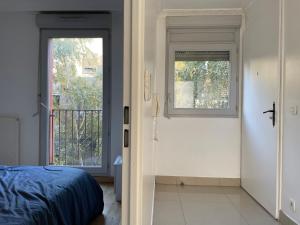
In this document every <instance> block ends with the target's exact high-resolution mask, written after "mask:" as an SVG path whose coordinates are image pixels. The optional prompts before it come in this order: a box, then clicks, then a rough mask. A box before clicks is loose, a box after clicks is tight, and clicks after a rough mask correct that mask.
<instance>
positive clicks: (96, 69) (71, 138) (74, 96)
mask: <svg viewBox="0 0 300 225" xmlns="http://www.w3.org/2000/svg"><path fill="white" fill-rule="evenodd" d="M48 66H49V67H48V79H49V100H50V109H51V122H50V148H49V149H50V163H51V164H54V165H70V166H80V167H87V166H89V167H102V161H103V158H102V157H103V149H102V145H103V142H102V119H103V38H100V37H99V38H75V37H74V38H52V39H50V40H49V54H48Z"/></svg>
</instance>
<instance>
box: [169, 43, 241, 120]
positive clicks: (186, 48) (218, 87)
mask: <svg viewBox="0 0 300 225" xmlns="http://www.w3.org/2000/svg"><path fill="white" fill-rule="evenodd" d="M167 74H168V93H167V95H168V96H167V111H166V112H167V116H170V117H172V116H207V117H236V116H237V115H238V98H237V90H238V85H237V79H238V77H237V76H238V73H237V47H236V44H234V43H230V44H219V43H210V44H204V43H201V44H197V43H192V44H190V43H184V42H181V43H170V44H169V66H168V73H167Z"/></svg>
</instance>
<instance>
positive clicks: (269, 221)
mask: <svg viewBox="0 0 300 225" xmlns="http://www.w3.org/2000/svg"><path fill="white" fill-rule="evenodd" d="M153 225H280V224H279V223H278V222H277V221H276V220H274V219H273V218H272V217H271V216H270V215H269V214H268V213H267V212H266V211H265V210H264V209H263V208H262V207H261V206H260V205H258V204H257V203H256V202H255V201H254V200H253V199H252V198H251V197H250V196H249V195H248V194H247V193H246V192H245V191H243V190H242V189H240V188H230V187H228V188H227V187H199V186H176V185H157V186H156V193H155V206H154V222H153Z"/></svg>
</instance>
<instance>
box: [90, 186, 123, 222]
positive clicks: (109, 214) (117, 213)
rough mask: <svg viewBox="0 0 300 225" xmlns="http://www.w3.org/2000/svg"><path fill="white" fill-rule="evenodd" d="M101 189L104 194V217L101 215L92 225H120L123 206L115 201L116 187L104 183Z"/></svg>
mask: <svg viewBox="0 0 300 225" xmlns="http://www.w3.org/2000/svg"><path fill="white" fill-rule="evenodd" d="M101 188H102V190H103V194H104V210H103V215H99V216H98V217H97V218H96V219H95V220H94V221H93V222H92V223H91V224H90V225H120V221H121V204H120V203H119V202H116V200H115V194H114V185H113V184H110V183H104V184H101Z"/></svg>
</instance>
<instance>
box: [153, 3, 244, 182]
mask: <svg viewBox="0 0 300 225" xmlns="http://www.w3.org/2000/svg"><path fill="white" fill-rule="evenodd" d="M191 8H192V7H191ZM205 19H207V17H202V18H201V19H199V21H201V25H205V22H204V21H205ZM182 20H186V21H189V20H188V19H187V18H185V19H182ZM216 21H218V20H217V19H216ZM209 22H211V17H210V18H209V19H208V20H207V23H209ZM219 22H220V21H219ZM221 22H222V23H226V18H225V19H224V18H223V19H222V21H221ZM161 23H162V24H163V23H164V20H163V19H162V20H161ZM199 23H200V22H199ZM194 25H195V23H194ZM187 26H188V24H187ZM160 27H161V29H166V28H165V27H166V25H164V24H163V25H161V26H160ZM163 32H164V31H163V30H162V31H161V32H160V33H163ZM165 40H166V38H165V37H161V38H160V41H159V43H158V47H157V51H159V53H158V56H159V59H158V62H159V65H158V67H157V74H158V75H157V80H156V85H157V89H156V92H157V94H158V95H159V99H160V103H161V104H160V106H161V109H160V114H159V117H158V127H157V131H156V133H157V139H158V140H157V144H156V145H157V149H156V175H159V176H184V177H215V178H240V135H241V131H240V129H241V121H240V117H239V118H201V117H198V118H192V117H179V118H167V117H165V116H164V110H165V109H164V106H165V87H166V85H165V76H166V75H165V65H166V63H165V54H166V53H165V49H166V46H165Z"/></svg>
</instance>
